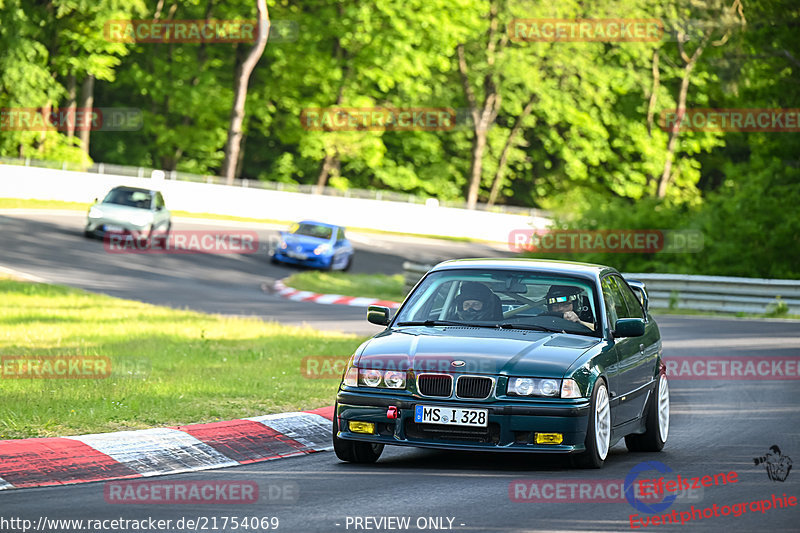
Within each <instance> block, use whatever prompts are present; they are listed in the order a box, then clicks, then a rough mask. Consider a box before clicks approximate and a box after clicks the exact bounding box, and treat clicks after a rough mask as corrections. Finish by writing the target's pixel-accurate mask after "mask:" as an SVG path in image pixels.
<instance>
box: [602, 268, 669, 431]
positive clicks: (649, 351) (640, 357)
mask: <svg viewBox="0 0 800 533" xmlns="http://www.w3.org/2000/svg"><path fill="white" fill-rule="evenodd" d="M613 278H614V281H615V282H616V285H617V288H618V289H619V291H620V293H621V295H622V298H623V300H625V307H626V309H627V312H628V314H627V317H628V318H642V319H644V320H645V331H644V335H642V336H641V337H632V338H631V339H630V341H632V344H633V346H632V347H631V348H635V349H636V352H635V353H633V355H632V357H631V360H630V361H629V366H628V367H627V368H626V370H625V371H626V373H627V374H628V379H627V381H628V382H629V383H630V386H631V387H632V391H633V392H632V393H630V394H628V396H627V398H626V400H625V401H624V402H623V403H625V404H627V405H626V409H630V411H631V414H632V417H633V418H636V417H638V416H640V415H641V414H642V412H643V410H644V408H645V404H646V402H647V398H648V392H649V391H650V388H651V387H649V385H650V384H651V383H652V381H653V379H654V376H655V374H656V365H657V364H658V353H659V350H660V348H661V342H660V334H659V332H658V326H656V324H655V322H653V321H652V320H650V319H649V317H648V316H647V313H645V311H644V308H643V307H642V304H641V302H640V301H639V298H638V297H637V296H636V294H635V293H634V292H633V289H631V288H630V286H629V285H628V284H627V282H625V280H624V279H623V278H622V277H620V276H617V275H614V276H613ZM631 351H632V352H633V349H632V350H631Z"/></svg>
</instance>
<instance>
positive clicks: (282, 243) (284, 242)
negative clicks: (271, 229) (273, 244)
mask: <svg viewBox="0 0 800 533" xmlns="http://www.w3.org/2000/svg"><path fill="white" fill-rule="evenodd" d="M288 247H289V245H288V244H286V241H281V249H283V250H285V249H287V248H288Z"/></svg>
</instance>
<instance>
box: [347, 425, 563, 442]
mask: <svg viewBox="0 0 800 533" xmlns="http://www.w3.org/2000/svg"><path fill="white" fill-rule="evenodd" d="M351 424H352V422H351ZM562 442H564V435H562V434H561V433H537V434H536V444H561V443H562Z"/></svg>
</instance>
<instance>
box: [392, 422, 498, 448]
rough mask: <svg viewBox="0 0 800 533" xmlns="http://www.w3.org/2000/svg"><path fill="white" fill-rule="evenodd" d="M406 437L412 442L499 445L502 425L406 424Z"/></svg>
mask: <svg viewBox="0 0 800 533" xmlns="http://www.w3.org/2000/svg"><path fill="white" fill-rule="evenodd" d="M405 432H406V437H407V438H409V439H411V440H451V441H452V440H465V441H473V442H483V443H487V444H497V443H498V442H500V425H499V424H496V423H494V422H492V423H490V424H489V426H488V427H485V428H479V427H468V426H445V425H440V424H417V423H416V422H411V421H408V422H406V423H405Z"/></svg>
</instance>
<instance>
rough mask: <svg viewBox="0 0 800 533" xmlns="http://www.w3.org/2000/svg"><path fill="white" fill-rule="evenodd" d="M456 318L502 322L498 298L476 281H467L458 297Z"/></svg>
mask: <svg viewBox="0 0 800 533" xmlns="http://www.w3.org/2000/svg"><path fill="white" fill-rule="evenodd" d="M456 316H457V317H458V318H459V319H460V320H467V321H475V320H501V319H502V318H503V313H502V311H501V310H500V306H499V301H498V300H497V296H495V295H494V293H493V292H492V290H491V289H490V288H489V287H487V286H486V285H484V284H483V283H478V282H476V281H465V282H464V283H462V284H461V292H459V293H458V296H457V297H456Z"/></svg>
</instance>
